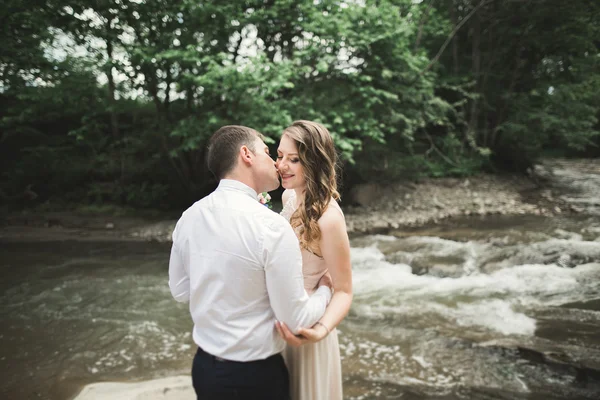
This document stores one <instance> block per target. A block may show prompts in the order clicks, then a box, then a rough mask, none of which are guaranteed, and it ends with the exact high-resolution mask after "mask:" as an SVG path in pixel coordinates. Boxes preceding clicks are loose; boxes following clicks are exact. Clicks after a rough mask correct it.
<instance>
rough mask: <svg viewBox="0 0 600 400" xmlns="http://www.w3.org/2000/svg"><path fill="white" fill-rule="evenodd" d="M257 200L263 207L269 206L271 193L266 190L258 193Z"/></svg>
mask: <svg viewBox="0 0 600 400" xmlns="http://www.w3.org/2000/svg"><path fill="white" fill-rule="evenodd" d="M258 202H259V203H260V204H262V205H263V206H265V207H268V208H271V195H270V194H269V193H267V192H262V193H259V194H258Z"/></svg>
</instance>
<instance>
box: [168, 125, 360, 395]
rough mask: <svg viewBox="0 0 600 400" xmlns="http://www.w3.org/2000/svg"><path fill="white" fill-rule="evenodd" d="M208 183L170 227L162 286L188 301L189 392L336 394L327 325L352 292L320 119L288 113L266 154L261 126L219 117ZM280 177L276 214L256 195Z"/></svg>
mask: <svg viewBox="0 0 600 400" xmlns="http://www.w3.org/2000/svg"><path fill="white" fill-rule="evenodd" d="M207 161H208V167H209V169H210V170H211V171H212V172H213V173H214V174H215V176H216V177H217V179H219V181H220V182H219V186H218V187H217V189H216V190H215V191H214V192H213V193H211V194H210V195H208V196H206V197H205V198H203V199H202V200H200V201H198V202H196V203H195V204H194V205H192V206H191V207H190V208H189V209H187V210H186V211H185V212H184V213H183V215H182V216H181V218H180V219H179V221H178V222H177V225H176V227H175V230H174V231H173V247H172V250H171V258H170V262H169V286H170V289H171V293H172V295H173V297H174V298H175V300H177V301H180V302H189V310H190V313H191V316H192V320H193V322H194V327H193V339H194V342H195V343H196V344H197V345H198V350H197V352H196V355H195V357H194V361H193V365H192V381H193V385H194V390H195V391H196V395H197V397H198V399H199V400H229V399H267V400H270V399H273V400H288V399H291V400H341V399H342V374H341V363H340V351H339V344H338V336H337V331H336V329H335V328H336V326H337V325H338V324H339V323H340V322H341V320H342V319H343V318H344V317H345V316H346V314H347V313H348V311H349V309H350V304H351V302H352V272H351V266H350V245H349V241H348V235H347V233H346V225H345V221H344V215H343V214H342V211H341V209H340V206H339V205H338V203H337V200H339V193H338V192H337V183H336V182H337V176H336V167H337V155H336V151H335V147H334V144H333V139H332V137H331V135H330V133H329V131H328V130H327V129H326V128H325V127H324V126H322V125H321V124H318V123H315V122H311V121H296V122H294V123H293V124H292V125H291V126H290V127H288V128H286V129H285V130H284V132H283V134H282V137H281V141H280V143H279V147H278V149H277V160H276V161H274V160H273V159H272V158H271V155H270V154H269V148H268V147H267V146H266V145H265V143H264V141H263V136H262V135H261V134H260V133H259V132H257V131H255V130H253V129H250V128H247V127H244V126H224V127H222V128H220V129H219V130H218V131H217V132H215V133H214V134H213V136H212V137H211V138H210V141H209V145H208V155H207ZM280 179H281V184H282V186H283V187H284V188H285V189H286V190H285V192H284V194H283V204H284V207H283V211H282V212H281V214H276V213H274V212H272V211H271V210H269V209H268V208H267V207H264V206H263V205H262V204H261V203H260V202H259V201H258V194H259V193H262V192H268V191H272V190H275V189H277V188H278V187H279V181H280Z"/></svg>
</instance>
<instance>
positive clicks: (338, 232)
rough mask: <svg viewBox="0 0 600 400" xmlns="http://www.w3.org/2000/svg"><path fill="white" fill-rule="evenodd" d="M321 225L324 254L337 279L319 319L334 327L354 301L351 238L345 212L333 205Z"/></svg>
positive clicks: (333, 277)
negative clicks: (331, 294)
mask: <svg viewBox="0 0 600 400" xmlns="http://www.w3.org/2000/svg"><path fill="white" fill-rule="evenodd" d="M319 228H320V229H321V243H320V248H321V255H322V257H323V258H324V259H325V262H326V264H327V268H328V270H329V273H330V274H331V280H332V281H333V297H332V298H331V302H330V303H329V306H328V307H327V310H326V311H325V314H324V315H323V317H322V318H321V319H320V320H319V322H320V323H322V324H323V325H325V327H327V328H328V329H329V330H330V331H331V330H332V329H333V328H335V327H336V326H338V325H339V323H340V322H342V320H343V319H344V317H346V315H347V314H348V311H350V305H351V304H352V265H351V263H350V240H349V239H348V233H347V231H346V221H345V220H344V216H343V215H342V213H340V212H339V211H338V210H334V209H333V208H329V209H328V210H327V211H326V212H325V213H324V214H323V216H322V217H321V219H319ZM317 326H319V325H317ZM317 326H315V328H316V327H317Z"/></svg>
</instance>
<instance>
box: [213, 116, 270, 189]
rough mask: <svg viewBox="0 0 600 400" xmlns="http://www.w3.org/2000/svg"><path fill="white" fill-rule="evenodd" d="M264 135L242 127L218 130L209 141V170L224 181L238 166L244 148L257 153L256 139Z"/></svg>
mask: <svg viewBox="0 0 600 400" xmlns="http://www.w3.org/2000/svg"><path fill="white" fill-rule="evenodd" d="M257 137H258V138H261V139H262V138H263V135H262V134H260V133H259V132H258V131H255V130H254V129H252V128H248V127H246V126H241V125H226V126H223V127H221V128H219V130H217V131H216V132H215V133H213V135H212V136H211V137H210V139H209V141H208V152H207V157H206V162H207V164H208V169H209V170H210V171H211V172H212V173H213V174H214V175H215V177H216V178H217V179H219V180H221V179H223V178H224V177H225V176H226V175H227V174H228V173H230V172H231V171H232V170H233V169H234V168H235V166H236V163H237V157H238V154H239V151H240V148H241V147H242V146H246V147H248V148H249V149H250V151H251V152H253V153H254V152H255V151H256V149H255V142H256V138H257Z"/></svg>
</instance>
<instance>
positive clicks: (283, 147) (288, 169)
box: [275, 134, 306, 189]
mask: <svg viewBox="0 0 600 400" xmlns="http://www.w3.org/2000/svg"><path fill="white" fill-rule="evenodd" d="M275 165H276V166H277V170H278V171H279V176H280V177H281V186H283V187H284V188H285V189H300V188H304V186H305V185H306V180H305V179H304V168H303V167H302V164H301V163H300V158H299V157H298V147H297V146H296V142H294V140H293V139H291V138H290V137H289V136H288V135H285V134H284V135H283V136H282V137H281V140H280V141H279V147H278V148H277V162H276V164H275Z"/></svg>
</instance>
